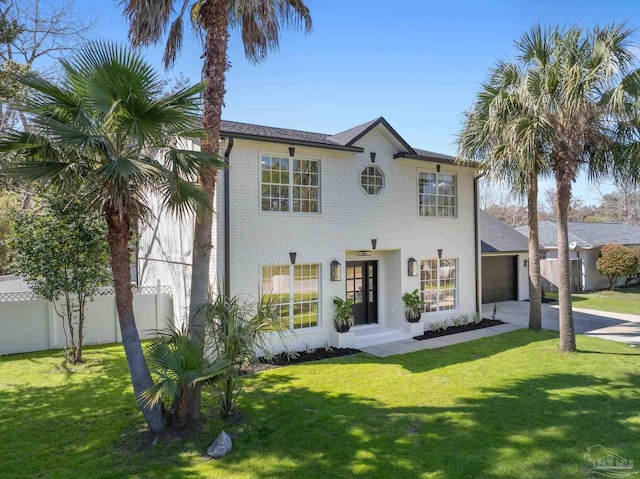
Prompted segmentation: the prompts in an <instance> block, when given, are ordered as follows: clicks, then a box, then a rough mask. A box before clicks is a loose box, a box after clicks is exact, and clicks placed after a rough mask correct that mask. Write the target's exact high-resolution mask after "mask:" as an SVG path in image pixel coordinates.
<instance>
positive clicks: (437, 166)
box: [436, 165, 440, 173]
mask: <svg viewBox="0 0 640 479" xmlns="http://www.w3.org/2000/svg"><path fill="white" fill-rule="evenodd" d="M436 171H437V172H438V173H440V165H436Z"/></svg>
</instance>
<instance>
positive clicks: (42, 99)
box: [0, 43, 219, 432]
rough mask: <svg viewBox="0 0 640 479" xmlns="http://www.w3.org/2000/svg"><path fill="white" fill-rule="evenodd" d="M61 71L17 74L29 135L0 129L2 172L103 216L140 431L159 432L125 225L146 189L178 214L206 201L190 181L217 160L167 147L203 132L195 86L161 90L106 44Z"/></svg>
mask: <svg viewBox="0 0 640 479" xmlns="http://www.w3.org/2000/svg"><path fill="white" fill-rule="evenodd" d="M63 67H64V76H63V78H62V81H61V84H60V86H57V85H55V84H53V83H51V82H49V81H47V80H44V79H42V78H40V77H38V76H36V75H34V74H31V73H27V74H25V75H24V76H22V77H21V78H20V80H21V82H22V83H24V84H25V85H26V86H27V87H29V88H30V89H31V90H32V91H33V92H34V93H33V94H31V95H29V98H28V99H27V100H26V101H25V103H23V104H22V105H20V108H21V111H24V112H25V113H27V114H28V115H30V118H31V125H32V131H31V132H28V131H24V130H22V131H15V132H10V133H7V134H5V135H4V138H2V140H1V141H0V152H8V151H9V152H14V153H16V154H18V155H20V158H21V160H20V161H16V162H15V163H13V164H12V166H11V167H10V169H9V173H10V174H13V175H16V176H17V177H19V178H21V179H24V180H29V181H38V182H39V183H41V184H42V185H43V187H44V188H46V189H47V190H48V191H50V192H51V193H52V194H54V195H56V194H58V195H69V196H77V197H78V198H80V199H82V200H83V201H85V202H86V204H87V206H93V207H95V208H97V209H98V211H99V212H100V213H101V214H102V216H103V218H104V221H105V222H106V225H107V243H108V245H109V251H110V265H111V270H112V278H113V285H114V288H115V296H116V307H117V311H118V320H119V323H120V330H121V333H122V343H123V346H124V350H125V354H126V358H127V364H128V366H129V372H130V374H131V379H132V383H133V389H134V392H135V394H136V398H137V400H138V404H139V406H140V408H141V410H142V413H143V415H144V418H145V420H146V422H147V424H148V425H149V428H150V429H151V431H153V432H160V431H162V430H163V429H164V417H163V412H162V408H161V406H160V405H159V404H154V405H149V404H147V403H145V402H144V401H143V400H141V394H142V392H143V391H145V390H148V389H149V388H150V387H151V386H153V380H152V378H151V375H150V373H149V369H148V367H147V364H146V362H145V358H144V355H143V352H142V347H141V345H140V337H139V334H138V330H137V328H136V323H135V320H134V313H133V296H132V291H131V284H130V281H131V278H130V271H129V244H128V243H129V239H130V238H131V234H132V224H133V222H136V221H144V220H146V219H148V216H149V208H148V206H147V201H148V194H149V193H153V194H157V195H158V197H159V198H160V199H161V201H162V203H163V205H164V206H166V207H167V208H168V209H169V210H170V211H174V212H175V213H177V214H182V213H187V212H192V211H194V210H195V209H196V208H197V207H198V206H201V205H206V207H209V208H210V207H211V205H210V203H208V197H207V194H206V193H205V192H204V191H203V190H202V189H201V188H200V187H199V186H197V185H196V184H194V183H193V182H192V181H190V178H194V177H195V176H196V175H198V174H202V173H203V172H204V171H210V169H211V168H212V167H215V166H218V165H219V162H218V161H217V160H216V159H215V157H214V155H211V154H206V153H201V152H195V151H188V150H182V149H178V148H175V147H174V139H175V138H176V137H179V136H181V137H187V138H188V137H194V136H196V135H197V136H202V132H199V131H197V130H195V128H194V125H197V124H198V121H199V119H200V107H201V103H200V94H201V92H202V91H203V89H204V84H202V83H200V84H198V85H195V86H193V87H190V88H186V89H183V90H181V91H178V92H176V93H174V94H171V95H163V94H162V89H163V82H162V81H161V80H160V78H159V76H158V75H157V74H156V73H155V72H154V70H153V69H152V68H151V67H150V66H149V65H148V64H147V63H146V62H145V61H144V60H143V59H142V58H141V57H140V56H139V55H138V54H136V53H133V52H131V51H129V50H127V49H125V48H122V47H119V46H116V45H112V44H106V43H94V44H90V45H89V46H88V47H87V48H86V49H83V50H81V51H80V52H79V53H77V54H76V55H75V56H74V57H73V59H72V60H71V61H70V62H63Z"/></svg>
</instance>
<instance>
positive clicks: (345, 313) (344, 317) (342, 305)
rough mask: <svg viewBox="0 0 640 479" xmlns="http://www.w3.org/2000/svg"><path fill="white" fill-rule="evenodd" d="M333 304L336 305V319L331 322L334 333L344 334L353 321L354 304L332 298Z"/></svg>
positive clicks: (348, 300)
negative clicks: (333, 326)
mask: <svg viewBox="0 0 640 479" xmlns="http://www.w3.org/2000/svg"><path fill="white" fill-rule="evenodd" d="M333 304H335V305H336V318H335V319H334V320H333V324H334V325H335V327H336V331H338V332H339V333H346V332H347V331H349V328H351V326H353V323H354V321H355V320H354V318H353V305H354V302H353V300H352V299H342V298H339V297H337V296H336V297H335V298H333Z"/></svg>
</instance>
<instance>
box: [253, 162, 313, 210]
mask: <svg viewBox="0 0 640 479" xmlns="http://www.w3.org/2000/svg"><path fill="white" fill-rule="evenodd" d="M263 156H269V157H271V158H274V157H275V158H286V159H288V160H290V163H289V211H265V210H263V209H262V157H263ZM293 160H301V161H316V162H317V163H318V211H293V209H292V208H293V202H292V199H293V172H292V170H291V168H292V165H293V163H292V162H293ZM257 191H258V212H259V214H260V215H263V214H264V215H269V216H277V215H287V216H289V215H295V216H314V217H315V216H321V215H322V158H319V157H317V156H304V155H296V156H289V154H288V153H285V152H275V151H258V187H257Z"/></svg>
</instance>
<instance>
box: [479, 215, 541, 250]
mask: <svg viewBox="0 0 640 479" xmlns="http://www.w3.org/2000/svg"><path fill="white" fill-rule="evenodd" d="M478 219H479V227H480V244H481V247H482V252H483V253H508V252H513V253H515V252H521V251H528V249H529V243H528V240H527V237H526V236H525V235H523V234H522V233H519V232H518V231H516V230H515V229H513V228H512V227H511V226H509V225H506V224H504V223H503V222H502V221H500V220H499V219H498V218H496V217H495V216H492V215H490V214H489V213H486V212H485V211H482V210H480V214H479V218H478Z"/></svg>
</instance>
